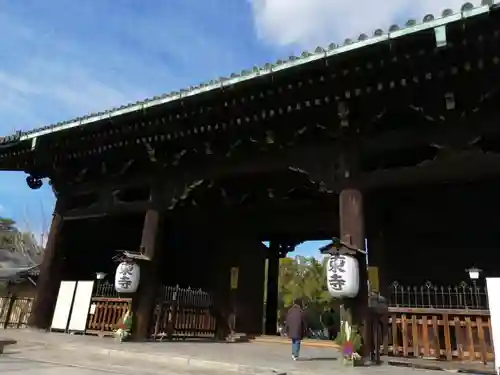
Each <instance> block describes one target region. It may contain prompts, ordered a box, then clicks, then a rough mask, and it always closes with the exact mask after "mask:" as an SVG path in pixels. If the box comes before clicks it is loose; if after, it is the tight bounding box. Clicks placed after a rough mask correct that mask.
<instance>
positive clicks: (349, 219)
mask: <svg viewBox="0 0 500 375" xmlns="http://www.w3.org/2000/svg"><path fill="white" fill-rule="evenodd" d="M339 199H340V202H339V205H340V209H339V210H340V235H341V239H342V241H344V242H346V243H349V244H351V245H353V246H355V247H357V248H359V249H364V248H365V231H364V211H363V195H362V193H361V192H360V191H359V190H358V189H353V188H345V189H343V190H342V191H341V192H340V196H339ZM358 261H359V277H360V280H359V283H360V284H359V293H358V295H357V296H356V297H355V298H353V299H352V300H351V301H349V303H348V306H347V307H348V308H350V310H351V316H352V322H353V324H354V325H356V326H358V327H359V331H360V334H361V336H362V337H363V342H365V343H369V342H371V329H369V322H368V285H367V278H368V277H367V276H368V275H367V266H366V258H365V257H364V256H358ZM361 355H362V356H363V357H364V358H369V356H370V346H369V345H363V348H362V353H361Z"/></svg>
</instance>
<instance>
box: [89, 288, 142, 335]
mask: <svg viewBox="0 0 500 375" xmlns="http://www.w3.org/2000/svg"><path fill="white" fill-rule="evenodd" d="M131 303H132V299H131V298H119V297H92V300H91V307H90V313H89V317H88V320H87V330H86V331H85V332H86V333H88V334H91V335H92V334H97V335H102V336H106V335H111V334H112V333H113V331H114V330H115V329H116V326H117V324H118V323H120V320H121V319H122V318H123V316H124V315H125V313H126V312H127V310H128V309H129V308H130V305H131Z"/></svg>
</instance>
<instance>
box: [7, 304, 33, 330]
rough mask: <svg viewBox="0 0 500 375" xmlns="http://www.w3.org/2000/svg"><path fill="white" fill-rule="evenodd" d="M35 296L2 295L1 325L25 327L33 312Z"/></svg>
mask: <svg viewBox="0 0 500 375" xmlns="http://www.w3.org/2000/svg"><path fill="white" fill-rule="evenodd" d="M32 304H33V298H26V297H22V298H21V297H15V296H6V297H0V327H2V328H4V329H6V328H25V327H27V325H28V318H29V316H30V313H31V306H32Z"/></svg>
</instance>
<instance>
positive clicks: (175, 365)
mask: <svg viewBox="0 0 500 375" xmlns="http://www.w3.org/2000/svg"><path fill="white" fill-rule="evenodd" d="M2 335H4V336H6V335H8V337H10V338H13V339H16V340H18V344H17V345H15V346H12V347H9V350H7V351H6V354H5V355H4V356H1V357H0V369H1V372H2V374H5V373H6V374H9V375H11V374H14V373H16V374H23V375H32V374H33V375H39V374H40V375H42V374H43V375H45V374H52V373H54V374H55V373H56V371H57V372H61V370H64V372H70V373H71V374H73V373H74V374H78V375H90V374H96V375H97V374H101V373H105V372H107V373H119V374H124V375H127V374H132V373H134V374H136V373H138V372H139V373H141V374H147V375H156V374H160V373H161V374H162V375H171V374H172V375H173V374H176V375H177V374H181V375H202V374H203V375H211V374H213V375H215V373H217V374H219V375H231V374H234V373H235V372H239V373H245V374H257V375H273V374H274V375H277V374H285V373H286V374H287V375H312V374H315V375H323V374H324V375H326V374H328V375H330V374H332V373H344V372H348V373H350V374H352V375H355V374H356V375H357V374H360V375H363V374H382V373H383V374H386V375H396V374H397V375H406V374H414V375H418V374H424V373H428V374H435V375H437V374H438V373H439V374H443V372H438V371H425V370H413V369H408V368H398V367H393V366H387V365H383V366H376V367H370V368H354V369H353V368H346V367H344V366H342V364H341V363H340V361H338V360H337V358H336V357H337V352H336V351H335V350H334V349H332V348H304V349H303V352H302V355H301V357H302V358H301V361H299V362H294V361H292V360H291V355H290V347H288V346H286V345H280V344H265V343H258V344H257V343H235V344H230V343H214V342H163V343H123V344H119V343H116V342H114V341H113V340H111V339H105V338H98V337H91V336H76V335H65V334H57V333H43V332H39V331H30V330H7V331H4V332H2ZM4 369H6V370H7V371H5V370H4Z"/></svg>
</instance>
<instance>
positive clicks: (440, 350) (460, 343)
mask: <svg viewBox="0 0 500 375" xmlns="http://www.w3.org/2000/svg"><path fill="white" fill-rule="evenodd" d="M391 288H392V293H391V298H390V304H389V305H390V307H389V326H388V330H387V335H385V337H384V341H383V343H384V344H383V350H382V352H383V354H388V355H393V356H403V357H414V358H433V359H439V360H447V361H452V360H460V361H464V360H465V361H480V362H483V363H486V362H488V361H492V360H493V359H494V354H493V341H492V337H491V319H490V314H489V311H488V309H487V298H486V296H487V294H486V290H485V289H484V287H480V286H477V285H472V286H469V285H467V284H465V283H462V284H460V285H458V286H456V287H435V286H433V285H431V284H430V283H427V284H426V285H424V286H422V287H410V288H408V287H402V286H400V285H398V284H397V283H395V284H393V285H392V287H391Z"/></svg>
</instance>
